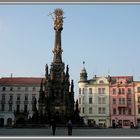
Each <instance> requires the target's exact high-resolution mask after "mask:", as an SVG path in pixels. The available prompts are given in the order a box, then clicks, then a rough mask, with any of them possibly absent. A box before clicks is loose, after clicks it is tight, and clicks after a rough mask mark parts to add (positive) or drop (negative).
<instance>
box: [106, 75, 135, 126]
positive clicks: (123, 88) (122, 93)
mask: <svg viewBox="0 0 140 140" xmlns="http://www.w3.org/2000/svg"><path fill="white" fill-rule="evenodd" d="M109 90H110V91H109V94H110V124H111V126H117V127H122V128H130V127H131V126H132V125H134V126H135V125H136V121H135V93H134V82H133V76H116V77H115V76H113V77H110V89H109Z"/></svg>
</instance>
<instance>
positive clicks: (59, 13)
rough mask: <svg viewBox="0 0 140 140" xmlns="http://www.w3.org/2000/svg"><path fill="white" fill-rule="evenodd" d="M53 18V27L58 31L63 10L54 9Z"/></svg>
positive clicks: (61, 22) (61, 21)
mask: <svg viewBox="0 0 140 140" xmlns="http://www.w3.org/2000/svg"><path fill="white" fill-rule="evenodd" d="M54 14H55V20H54V28H55V29H56V30H57V31H58V30H59V29H61V28H62V26H63V10H62V9H55V11H54Z"/></svg>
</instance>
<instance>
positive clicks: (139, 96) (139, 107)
mask: <svg viewBox="0 0 140 140" xmlns="http://www.w3.org/2000/svg"><path fill="white" fill-rule="evenodd" d="M134 84H135V116H136V124H137V125H138V127H140V81H135V82H134Z"/></svg>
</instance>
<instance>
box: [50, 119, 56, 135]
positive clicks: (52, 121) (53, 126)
mask: <svg viewBox="0 0 140 140" xmlns="http://www.w3.org/2000/svg"><path fill="white" fill-rule="evenodd" d="M51 128H52V134H53V136H54V135H55V131H56V123H55V120H54V119H52V120H51Z"/></svg>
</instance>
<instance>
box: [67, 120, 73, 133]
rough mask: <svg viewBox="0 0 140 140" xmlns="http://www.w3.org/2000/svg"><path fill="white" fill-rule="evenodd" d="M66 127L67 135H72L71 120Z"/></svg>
mask: <svg viewBox="0 0 140 140" xmlns="http://www.w3.org/2000/svg"><path fill="white" fill-rule="evenodd" d="M67 128H68V135H72V122H71V120H69V121H68V123H67Z"/></svg>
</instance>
